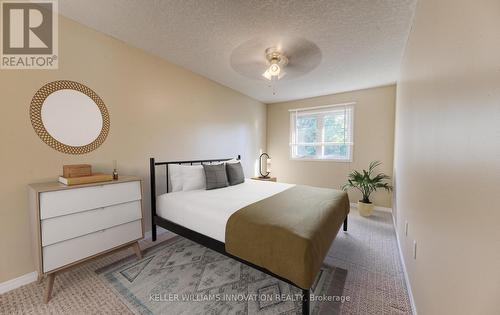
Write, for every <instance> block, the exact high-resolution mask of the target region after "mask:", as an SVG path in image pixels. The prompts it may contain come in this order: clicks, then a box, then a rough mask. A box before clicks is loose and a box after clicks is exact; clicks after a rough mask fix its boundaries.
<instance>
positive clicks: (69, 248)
mask: <svg viewBox="0 0 500 315" xmlns="http://www.w3.org/2000/svg"><path fill="white" fill-rule="evenodd" d="M142 195H143V194H142V181H141V180H140V179H139V178H137V177H132V176H120V178H119V179H118V180H114V181H109V182H101V183H93V184H85V185H75V186H66V185H63V184H60V183H58V182H50V183H40V184H31V185H29V201H30V220H31V231H32V238H33V239H32V244H33V257H34V260H35V268H36V270H37V272H38V280H39V281H40V280H41V279H42V278H43V276H47V278H48V279H47V287H46V292H45V302H46V303H47V302H48V301H49V300H50V297H51V293H52V287H53V285H54V279H55V275H56V273H57V272H59V271H61V270H63V269H66V268H69V267H71V266H74V265H76V264H78V263H81V262H83V261H86V260H88V259H91V258H94V257H96V256H99V255H101V254H104V253H108V252H111V251H114V250H118V249H123V248H126V247H132V248H133V249H134V252H135V254H136V255H137V257H139V258H141V257H142V256H141V251H140V248H139V244H138V240H140V239H142V238H143V237H144V227H143V209H142Z"/></svg>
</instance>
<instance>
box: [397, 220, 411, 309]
mask: <svg viewBox="0 0 500 315" xmlns="http://www.w3.org/2000/svg"><path fill="white" fill-rule="evenodd" d="M392 225H393V226H394V232H395V233H396V242H397V243H398V252H399V260H401V264H402V266H403V273H404V276H405V282H406V288H407V289H408V296H409V297H410V304H411V312H412V314H413V315H417V307H416V306H415V300H414V299H413V292H412V291H411V284H410V277H408V272H407V271H406V264H405V260H404V256H403V251H402V250H401V243H400V242H399V234H398V228H397V226H396V220H395V218H394V216H393V217H392Z"/></svg>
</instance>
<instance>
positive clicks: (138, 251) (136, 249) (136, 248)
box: [132, 242, 142, 259]
mask: <svg viewBox="0 0 500 315" xmlns="http://www.w3.org/2000/svg"><path fill="white" fill-rule="evenodd" d="M132 248H133V249H134V253H135V255H136V256H137V258H138V259H142V252H141V247H139V242H135V243H134V244H132Z"/></svg>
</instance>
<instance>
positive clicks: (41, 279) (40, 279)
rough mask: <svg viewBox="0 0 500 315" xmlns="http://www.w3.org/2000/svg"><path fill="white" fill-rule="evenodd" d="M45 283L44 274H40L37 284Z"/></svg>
mask: <svg viewBox="0 0 500 315" xmlns="http://www.w3.org/2000/svg"><path fill="white" fill-rule="evenodd" d="M42 281H43V274H38V276H37V277H36V283H38V284H40V283H42Z"/></svg>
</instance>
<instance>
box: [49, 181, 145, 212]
mask: <svg viewBox="0 0 500 315" xmlns="http://www.w3.org/2000/svg"><path fill="white" fill-rule="evenodd" d="M139 199H141V185H140V182H139V181H134V182H126V183H117V184H106V185H99V186H92V187H84V188H75V189H67V190H59V191H50V192H43V193H40V218H41V219H42V220H43V219H48V218H52V217H57V216H61V215H67V214H71V213H75V212H80V211H85V210H90V209H96V208H101V207H106V206H110V205H114V204H117V203H124V202H129V201H134V200H139Z"/></svg>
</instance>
